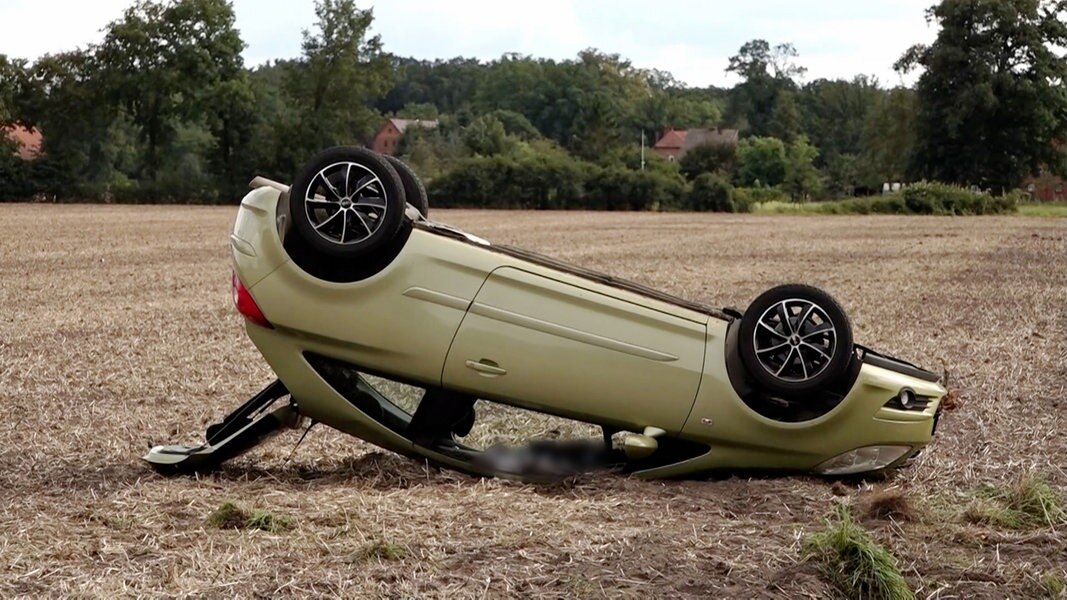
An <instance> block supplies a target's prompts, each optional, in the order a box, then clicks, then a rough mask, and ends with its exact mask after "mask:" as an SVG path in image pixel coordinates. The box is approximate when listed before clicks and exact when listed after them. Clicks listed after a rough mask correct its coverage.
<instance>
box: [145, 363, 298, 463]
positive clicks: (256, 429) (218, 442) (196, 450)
mask: <svg viewBox="0 0 1067 600" xmlns="http://www.w3.org/2000/svg"><path fill="white" fill-rule="evenodd" d="M288 393H289V390H287V389H286V388H285V385H284V384H282V382H281V381H279V380H277V379H276V380H274V382H273V383H271V384H270V385H268V386H267V387H266V388H264V389H263V390H262V391H260V392H259V393H258V394H256V395H255V396H253V397H252V398H251V399H249V400H248V401H247V402H245V403H244V404H242V405H241V406H240V407H239V408H237V410H235V411H233V412H232V413H230V414H229V415H227V416H226V418H225V419H223V420H222V421H221V422H219V423H215V424H214V425H211V426H209V427H208V428H207V435H206V437H207V443H205V444H199V445H165V446H155V447H153V448H152V449H151V450H149V451H148V454H146V455H145V456H144V460H145V461H146V462H148V464H150V465H151V466H152V468H154V469H155V470H156V471H159V472H160V473H165V474H175V473H194V472H200V471H209V470H212V469H215V468H217V467H218V466H219V465H221V464H222V463H223V462H225V461H227V460H229V459H231V458H234V457H235V456H239V455H241V454H243V453H245V452H247V451H248V450H250V449H252V448H253V447H255V446H257V445H259V444H260V443H262V442H263V441H265V440H266V439H267V438H269V437H271V436H272V435H273V434H275V433H277V432H278V431H280V430H282V429H285V428H290V427H296V426H297V425H299V423H300V421H301V416H300V413H299V412H298V411H297V409H296V405H295V404H294V403H293V402H292V401H291V400H290V402H289V403H288V404H286V405H285V406H282V407H281V408H278V409H275V410H274V411H271V412H267V410H268V409H269V408H270V407H271V405H273V404H274V403H275V401H277V400H278V399H280V398H282V397H283V396H285V395H287V394H288Z"/></svg>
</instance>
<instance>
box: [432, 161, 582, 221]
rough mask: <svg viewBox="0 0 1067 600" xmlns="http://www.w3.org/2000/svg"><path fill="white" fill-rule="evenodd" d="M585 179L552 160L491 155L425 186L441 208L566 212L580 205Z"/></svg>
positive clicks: (571, 166) (578, 169) (574, 167)
mask: <svg viewBox="0 0 1067 600" xmlns="http://www.w3.org/2000/svg"><path fill="white" fill-rule="evenodd" d="M585 178H586V174H585V171H584V169H583V168H582V166H581V165H580V164H578V163H576V162H575V161H573V160H568V159H562V158H559V157H556V156H523V157H508V156H491V157H481V156H478V157H474V158H468V159H464V160H462V161H460V162H459V163H458V164H457V165H456V167H455V168H453V169H452V170H451V171H449V172H447V173H445V174H444V175H442V176H440V177H437V178H436V179H434V180H433V181H432V182H431V183H430V186H429V190H428V192H429V194H430V204H431V205H434V206H440V207H445V208H447V207H470V208H536V209H564V208H579V207H581V206H582V197H583V184H584V181H585Z"/></svg>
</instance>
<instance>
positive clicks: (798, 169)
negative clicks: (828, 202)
mask: <svg viewBox="0 0 1067 600" xmlns="http://www.w3.org/2000/svg"><path fill="white" fill-rule="evenodd" d="M818 155H819V151H818V150H816V149H815V147H814V146H812V145H811V144H809V143H808V138H806V137H804V136H800V137H798V138H796V139H795V140H793V142H792V143H791V144H789V147H788V148H787V149H786V155H785V181H784V182H783V183H782V187H783V188H785V191H786V192H787V193H788V194H789V196H790V197H791V198H792V199H793V200H806V199H808V198H809V197H810V196H811V195H812V194H814V193H816V192H817V191H818V190H819V187H820V185H819V184H820V181H819V170H818V169H816V168H815V164H814V162H815V157H816V156H818Z"/></svg>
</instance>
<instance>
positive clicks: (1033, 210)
mask: <svg viewBox="0 0 1067 600" xmlns="http://www.w3.org/2000/svg"><path fill="white" fill-rule="evenodd" d="M1016 201H1017V202H1018V203H1019V204H1018V209H1019V210H1018V213H1019V216H1022V217H1052V218H1057V219H1063V218H1067V204H1061V203H1053V202H1042V203H1027V204H1024V202H1028V201H1029V197H1026V198H1019V197H1018V196H1016Z"/></svg>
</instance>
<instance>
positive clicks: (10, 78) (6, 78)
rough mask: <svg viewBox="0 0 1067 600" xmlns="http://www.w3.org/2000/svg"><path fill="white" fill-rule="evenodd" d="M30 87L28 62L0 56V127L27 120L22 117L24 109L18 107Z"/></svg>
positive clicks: (3, 55)
mask: <svg viewBox="0 0 1067 600" xmlns="http://www.w3.org/2000/svg"><path fill="white" fill-rule="evenodd" d="M29 85H30V84H29V76H28V69H27V67H26V61H25V60H24V59H12V58H8V56H7V55H5V54H0V126H7V125H10V124H11V123H14V122H16V121H20V120H22V119H24V118H25V117H24V116H22V112H23V111H22V110H21V109H22V107H21V106H18V105H19V104H20V100H22V99H23V96H24V95H25V94H26V92H27V87H28V86H29Z"/></svg>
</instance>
